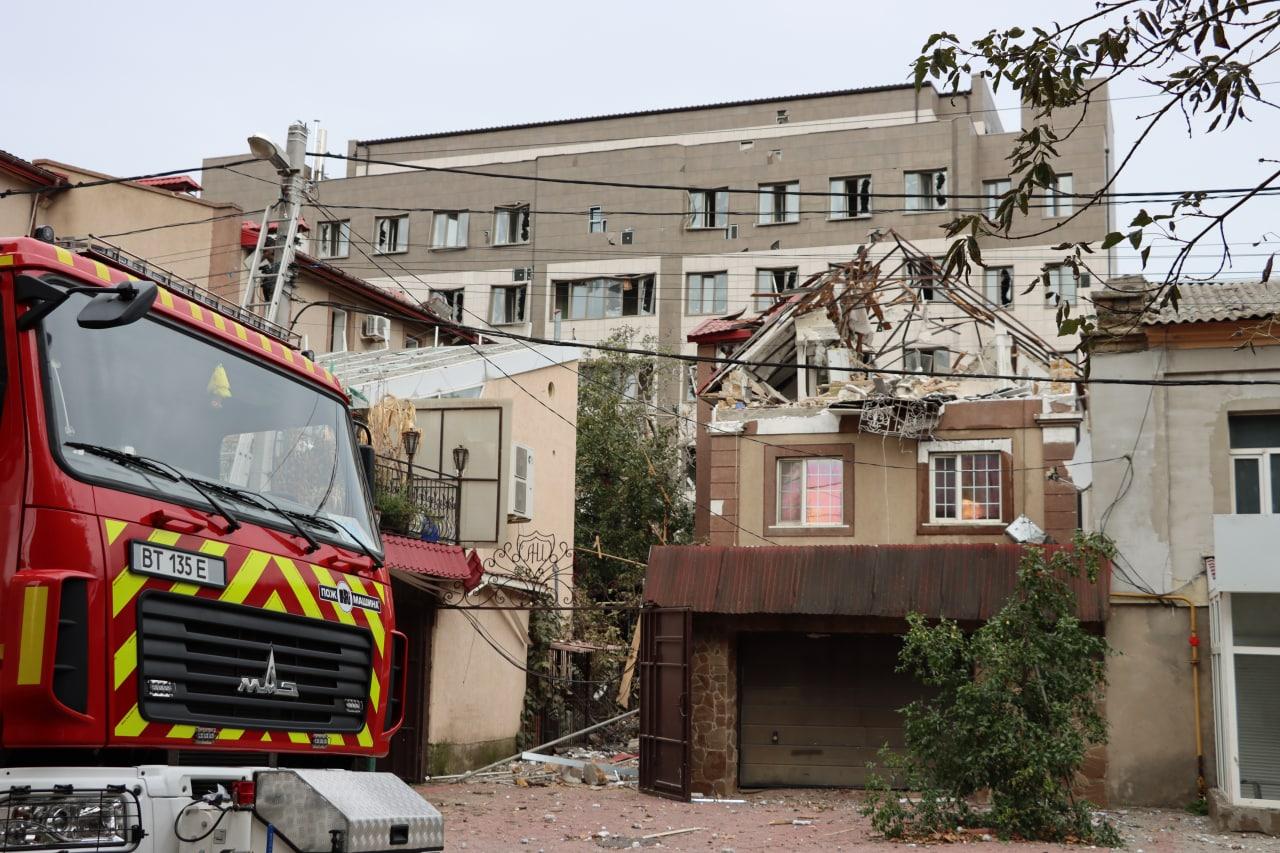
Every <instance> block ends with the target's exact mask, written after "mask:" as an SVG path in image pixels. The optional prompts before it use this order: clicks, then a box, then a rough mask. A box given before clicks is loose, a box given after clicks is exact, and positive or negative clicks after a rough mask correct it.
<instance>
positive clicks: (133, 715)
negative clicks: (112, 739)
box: [116, 705, 147, 737]
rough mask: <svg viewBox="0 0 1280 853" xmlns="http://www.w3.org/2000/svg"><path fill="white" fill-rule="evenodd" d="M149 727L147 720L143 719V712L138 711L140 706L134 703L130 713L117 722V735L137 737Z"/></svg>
mask: <svg viewBox="0 0 1280 853" xmlns="http://www.w3.org/2000/svg"><path fill="white" fill-rule="evenodd" d="M146 728H147V721H146V720H144V719H142V714H140V713H138V706H137V705H134V706H133V707H132V708H130V709H129V713H127V714H125V715H124V716H123V717H121V718H120V722H118V723H116V736H117V737H137V736H138V735H140V734H142V733H143V732H144V731H145V730H146Z"/></svg>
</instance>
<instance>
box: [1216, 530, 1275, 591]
mask: <svg viewBox="0 0 1280 853" xmlns="http://www.w3.org/2000/svg"><path fill="white" fill-rule="evenodd" d="M1277 550H1280V515H1256V514H1255V515H1215V516H1214V517H1213V559H1212V560H1206V567H1205V568H1206V570H1207V573H1208V575H1209V590H1210V592H1280V569H1277V568H1276V565H1275V558H1274V556H1273V555H1274V554H1275V553H1276V551H1277Z"/></svg>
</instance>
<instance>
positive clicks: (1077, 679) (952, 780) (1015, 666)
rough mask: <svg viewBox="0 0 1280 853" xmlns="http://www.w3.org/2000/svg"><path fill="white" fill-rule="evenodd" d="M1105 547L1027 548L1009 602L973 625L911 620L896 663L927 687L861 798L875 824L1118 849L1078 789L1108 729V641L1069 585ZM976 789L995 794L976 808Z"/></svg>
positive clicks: (1091, 572) (897, 831)
mask: <svg viewBox="0 0 1280 853" xmlns="http://www.w3.org/2000/svg"><path fill="white" fill-rule="evenodd" d="M1112 553H1113V549H1112V546H1111V545H1110V543H1109V542H1108V541H1107V540H1105V539H1104V538H1102V537H1096V536H1083V535H1078V536H1077V538H1076V549H1075V551H1074V552H1072V551H1057V552H1054V553H1052V554H1051V555H1050V554H1049V553H1048V552H1046V551H1045V549H1043V548H1034V547H1029V548H1027V549H1026V553H1025V555H1024V556H1023V558H1022V562H1021V564H1020V565H1019V568H1018V581H1017V585H1016V587H1015V589H1014V592H1013V594H1012V596H1011V597H1010V599H1009V601H1008V602H1007V603H1006V604H1005V605H1004V607H1002V608H1001V610H1000V611H999V612H998V613H996V614H995V615H994V616H993V617H992V618H991V619H990V620H989V621H988V622H987V623H986V624H984V625H983V626H982V627H980V628H979V629H978V630H977V631H975V632H974V633H973V634H971V635H968V634H965V633H964V632H963V631H961V630H960V627H959V626H958V625H957V624H956V623H955V622H952V621H950V620H946V619H943V620H941V621H940V622H938V623H937V624H934V625H930V624H928V623H927V622H926V620H925V619H924V617H922V616H920V615H919V614H912V615H911V616H910V617H909V618H908V623H909V626H910V627H909V629H908V631H907V636H906V642H905V644H904V646H903V650H902V654H901V657H900V659H899V665H898V669H899V671H903V672H910V673H912V674H913V675H914V676H916V677H917V678H918V679H919V680H920V681H921V682H922V683H923V684H925V685H928V686H930V687H933V688H935V690H936V693H935V694H934V696H933V697H932V698H930V699H926V700H920V701H916V702H913V703H911V704H910V705H908V706H907V707H906V708H905V709H903V714H904V733H905V744H906V749H905V751H904V752H903V754H901V755H891V754H889V753H888V752H887V750H885V751H882V753H881V755H882V757H883V759H884V761H885V768H884V769H885V770H887V771H888V773H889V775H888V777H887V778H886V777H884V776H880V775H878V774H873V778H872V780H871V782H869V784H868V798H867V800H866V803H865V804H864V806H863V812H864V814H866V815H868V816H869V817H870V818H871V822H872V826H873V827H874V828H875V829H876V830H877V831H879V832H881V833H883V834H884V835H885V836H886V837H889V838H906V837H920V836H935V835H938V834H940V833H945V832H950V831H953V830H955V829H956V828H957V827H964V826H978V825H981V826H983V827H989V828H990V830H991V831H992V832H993V833H995V834H996V835H998V836H1000V837H1001V838H1022V839H1028V840H1037V841H1080V842H1085V843H1089V844H1097V845H1102V846H1120V843H1121V842H1120V837H1119V835H1118V834H1117V833H1116V831H1115V829H1114V828H1113V827H1112V826H1111V825H1110V824H1108V823H1106V822H1105V821H1103V820H1101V819H1099V818H1098V816H1096V815H1095V814H1094V813H1093V810H1092V808H1091V806H1090V804H1089V803H1087V802H1084V801H1080V800H1077V799H1076V797H1075V794H1074V789H1075V787H1076V784H1077V782H1078V781H1079V779H1080V776H1079V771H1080V768H1081V766H1082V765H1083V763H1084V758H1085V753H1086V752H1087V751H1088V750H1089V749H1090V748H1091V747H1093V746H1095V745H1099V744H1103V743H1105V742H1106V738H1107V730H1106V721H1105V720H1104V719H1103V717H1102V715H1101V713H1100V712H1099V702H1100V700H1101V699H1102V688H1103V686H1104V685H1105V682H1106V678H1105V666H1106V655H1107V654H1108V652H1109V647H1108V645H1107V642H1106V640H1105V639H1103V638H1102V637H1099V636H1095V635H1094V634H1091V633H1089V632H1088V631H1086V630H1084V628H1083V626H1081V624H1080V622H1079V620H1078V619H1077V618H1076V616H1075V595H1074V594H1073V593H1072V591H1071V587H1070V586H1069V585H1068V579H1069V578H1071V577H1077V576H1079V575H1080V573H1082V572H1083V573H1084V574H1085V575H1086V576H1087V577H1088V578H1089V580H1090V581H1096V579H1097V573H1098V570H1099V567H1100V566H1101V565H1102V562H1103V561H1104V560H1105V559H1108V558H1110V556H1111V555H1112ZM891 785H893V786H896V787H905V788H907V789H910V790H913V791H918V792H919V796H918V797H912V798H910V799H905V798H901V797H900V796H899V795H898V793H896V792H895V791H893V790H891V787H890V786H891ZM983 791H985V792H988V793H989V795H990V800H991V804H990V809H989V810H985V811H983V812H981V813H979V812H977V811H976V810H975V808H974V806H973V805H972V804H971V802H970V799H971V798H972V797H973V796H974V795H975V794H978V793H979V792H983Z"/></svg>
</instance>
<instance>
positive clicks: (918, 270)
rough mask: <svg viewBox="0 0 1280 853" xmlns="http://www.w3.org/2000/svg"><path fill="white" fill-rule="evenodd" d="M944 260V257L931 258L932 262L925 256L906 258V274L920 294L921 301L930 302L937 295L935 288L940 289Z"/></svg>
mask: <svg viewBox="0 0 1280 853" xmlns="http://www.w3.org/2000/svg"><path fill="white" fill-rule="evenodd" d="M945 262H946V258H933V259H932V263H931V262H930V259H927V258H910V259H908V260H907V263H906V267H907V275H908V276H910V278H911V283H912V285H913V286H914V287H915V288H916V292H917V293H919V294H920V299H921V301H924V302H932V301H933V300H934V297H935V296H936V295H937V293H936V290H941V289H942V269H943V264H944V263H945Z"/></svg>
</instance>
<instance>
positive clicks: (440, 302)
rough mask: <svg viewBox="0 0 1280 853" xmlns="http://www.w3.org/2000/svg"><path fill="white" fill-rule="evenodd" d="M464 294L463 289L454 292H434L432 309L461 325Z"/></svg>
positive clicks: (432, 292) (453, 290)
mask: <svg viewBox="0 0 1280 853" xmlns="http://www.w3.org/2000/svg"><path fill="white" fill-rule="evenodd" d="M463 292H464V291H463V289H462V288H461V287H459V288H455V289H452V290H432V291H431V302H432V303H434V304H433V305H431V306H430V307H431V309H432V310H433V311H436V313H437V314H442V315H443V316H444V317H446V318H448V319H450V320H452V321H453V322H455V323H461V322H462V315H463V308H462V296H463Z"/></svg>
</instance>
